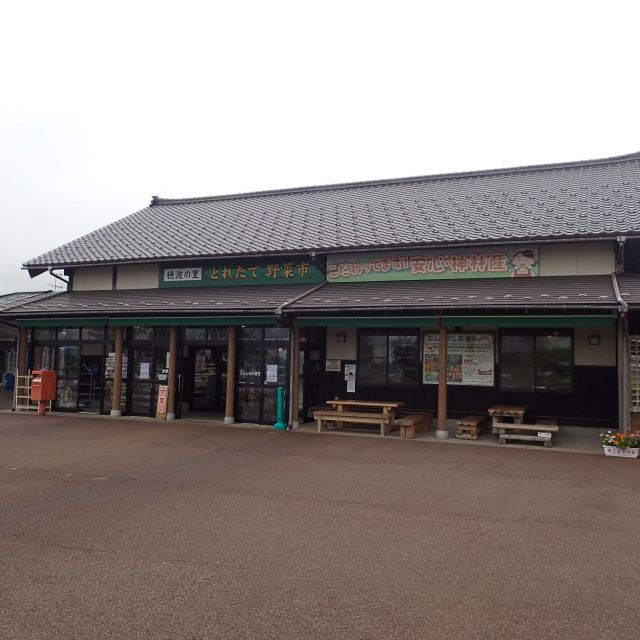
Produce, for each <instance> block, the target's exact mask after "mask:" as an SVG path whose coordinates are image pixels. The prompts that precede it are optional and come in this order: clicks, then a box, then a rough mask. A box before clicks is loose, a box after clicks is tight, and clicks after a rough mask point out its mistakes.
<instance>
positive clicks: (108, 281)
mask: <svg viewBox="0 0 640 640" xmlns="http://www.w3.org/2000/svg"><path fill="white" fill-rule="evenodd" d="M112 288H113V267H76V268H74V270H73V290H74V291H111V289H112Z"/></svg>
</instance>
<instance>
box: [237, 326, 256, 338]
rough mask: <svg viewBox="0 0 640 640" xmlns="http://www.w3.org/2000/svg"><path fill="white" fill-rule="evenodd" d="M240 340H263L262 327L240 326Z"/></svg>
mask: <svg viewBox="0 0 640 640" xmlns="http://www.w3.org/2000/svg"><path fill="white" fill-rule="evenodd" d="M238 339H239V340H262V327H240V330H239V331H238Z"/></svg>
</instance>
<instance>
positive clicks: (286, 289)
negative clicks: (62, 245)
mask: <svg viewBox="0 0 640 640" xmlns="http://www.w3.org/2000/svg"><path fill="white" fill-rule="evenodd" d="M616 306H617V300H616V296H615V292H614V289H613V284H612V281H611V276H589V277H585V276H558V277H546V278H504V279H495V278H494V279H478V280H435V281H424V280H423V281H404V282H403V281H401V282H392V283H390V282H364V283H345V284H325V285H315V286H313V287H310V286H309V285H264V286H254V287H248V286H245V287H219V288H212V287H203V288H188V289H136V290H133V289H127V290H119V291H73V292H69V293H61V294H58V295H56V296H52V297H50V298H47V299H45V300H39V301H35V302H26V303H25V304H22V305H19V306H17V307H14V308H12V309H10V310H9V311H8V312H5V313H3V316H5V317H7V316H8V317H31V318H35V317H38V316H40V317H53V316H61V317H66V316H69V317H78V316H103V317H104V316H108V317H113V316H125V315H129V316H140V315H159V314H160V315H163V316H167V315H181V316H185V315H187V316H195V315H207V316H212V315H213V316H216V315H221V316H222V315H225V314H226V315H242V314H247V315H249V314H254V315H255V314H261V315H270V314H274V313H275V312H276V309H278V308H279V307H283V309H284V311H285V312H295V313H301V314H317V313H320V312H332V311H357V312H366V311H372V312H384V311H387V310H391V311H398V310H402V311H407V312H409V311H420V310H429V312H434V311H445V312H446V310H448V309H456V310H457V311H461V310H462V311H463V310H465V309H476V310H477V309H492V310H494V311H499V310H521V311H526V310H528V309H530V310H536V311H544V310H546V309H554V310H563V309H564V310H571V311H574V312H580V311H582V310H588V309H611V310H615V309H616Z"/></svg>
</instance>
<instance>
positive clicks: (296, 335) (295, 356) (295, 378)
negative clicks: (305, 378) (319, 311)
mask: <svg viewBox="0 0 640 640" xmlns="http://www.w3.org/2000/svg"><path fill="white" fill-rule="evenodd" d="M291 349H292V351H293V353H292V354H291V412H290V413H291V428H292V429H299V428H300V412H299V409H298V404H299V403H300V327H299V326H298V321H297V320H296V319H295V318H294V319H293V335H292V340H291Z"/></svg>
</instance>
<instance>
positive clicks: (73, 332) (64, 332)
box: [58, 327, 80, 340]
mask: <svg viewBox="0 0 640 640" xmlns="http://www.w3.org/2000/svg"><path fill="white" fill-rule="evenodd" d="M58 340H80V329H79V327H61V328H60V329H58Z"/></svg>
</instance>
